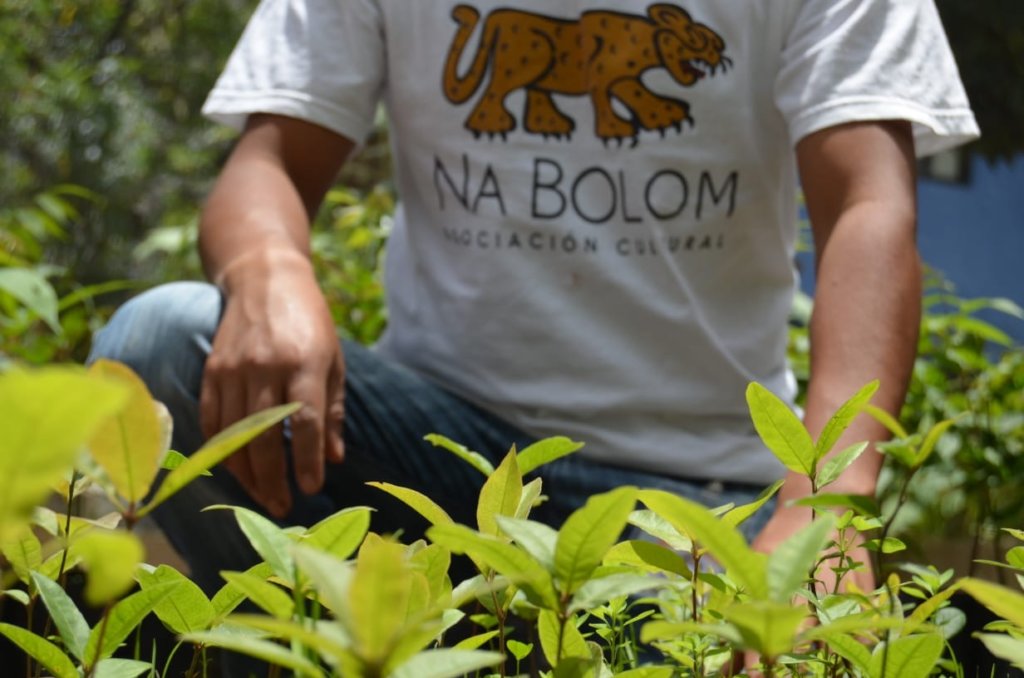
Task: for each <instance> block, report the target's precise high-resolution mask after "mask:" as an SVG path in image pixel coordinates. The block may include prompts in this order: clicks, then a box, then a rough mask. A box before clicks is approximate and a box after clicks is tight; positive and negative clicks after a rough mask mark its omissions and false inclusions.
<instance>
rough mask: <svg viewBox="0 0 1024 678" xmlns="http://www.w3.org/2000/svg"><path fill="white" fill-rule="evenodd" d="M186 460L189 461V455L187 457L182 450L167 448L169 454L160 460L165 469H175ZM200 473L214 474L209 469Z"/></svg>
mask: <svg viewBox="0 0 1024 678" xmlns="http://www.w3.org/2000/svg"><path fill="white" fill-rule="evenodd" d="M186 461H188V457H186V456H185V455H184V454H182V453H181V452H177V451H175V450H167V454H165V455H164V458H163V460H162V461H161V462H160V468H162V469H164V470H165V471H173V470H174V469H176V468H178V467H179V466H181V465H182V464H184V463H185V462H186ZM199 475H201V476H212V475H213V474H212V473H210V472H209V471H203V472H202V473H200V474H199Z"/></svg>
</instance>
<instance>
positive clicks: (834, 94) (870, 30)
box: [775, 0, 978, 156]
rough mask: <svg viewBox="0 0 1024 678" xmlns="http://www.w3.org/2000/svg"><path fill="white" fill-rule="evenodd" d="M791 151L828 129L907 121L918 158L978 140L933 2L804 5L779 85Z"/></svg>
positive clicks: (812, 0) (846, 0)
mask: <svg viewBox="0 0 1024 678" xmlns="http://www.w3.org/2000/svg"><path fill="white" fill-rule="evenodd" d="M775 102H776V105H777V106H778V108H779V110H780V111H781V112H782V114H783V116H784V117H785V119H786V121H787V123H788V126H789V134H790V139H791V140H792V142H793V143H794V144H795V143H796V142H797V141H799V140H800V139H802V138H803V137H804V136H806V135H808V134H810V133H812V132H815V131H817V130H820V129H823V128H825V127H831V126H833V125H840V124H843V123H847V122H856V121H866V120H888V119H898V120H908V121H910V122H911V123H913V129H914V141H915V145H916V148H917V154H918V155H919V156H926V155H930V154H932V153H937V152H939V151H942V150H945V149H948V148H952V147H954V146H956V145H958V144H961V143H964V142H966V141H970V140H971V139H974V138H977V136H978V126H977V123H976V122H975V120H974V115H973V114H972V113H971V110H970V105H969V103H968V101H967V94H966V93H965V92H964V88H963V84H962V83H961V81H960V74H959V72H958V71H957V67H956V62H955V61H954V59H953V54H952V51H951V50H950V47H949V43H948V41H947V39H946V35H945V32H944V31H943V28H942V23H941V21H940V19H939V14H938V11H937V10H936V9H935V5H934V3H933V0H806V1H805V2H802V3H801V5H800V8H799V10H798V11H797V12H796V14H795V16H794V20H793V24H792V28H791V30H790V32H789V36H788V39H787V42H786V45H785V48H784V50H783V55H782V66H781V68H780V70H779V73H778V77H777V78H776V81H775Z"/></svg>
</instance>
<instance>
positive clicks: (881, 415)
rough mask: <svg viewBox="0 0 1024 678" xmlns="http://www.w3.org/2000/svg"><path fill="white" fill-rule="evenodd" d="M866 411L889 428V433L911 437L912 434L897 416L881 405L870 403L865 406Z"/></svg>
mask: <svg viewBox="0 0 1024 678" xmlns="http://www.w3.org/2000/svg"><path fill="white" fill-rule="evenodd" d="M864 412H867V413H868V414H870V415H871V416H872V417H874V419H875V421H877V422H878V423H879V424H881V425H882V426H884V427H886V428H887V429H889V433H892V434H893V435H894V436H895V437H897V438H909V437H910V434H909V433H907V429H905V428H903V427H902V426H901V425H900V422H898V421H897V420H896V418H895V417H893V416H892V415H891V414H889V413H888V412H886V411H885V410H883V409H882V408H881V407H878V406H876V405H871V404H868V405H865V406H864Z"/></svg>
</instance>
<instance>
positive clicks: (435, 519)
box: [366, 482, 455, 525]
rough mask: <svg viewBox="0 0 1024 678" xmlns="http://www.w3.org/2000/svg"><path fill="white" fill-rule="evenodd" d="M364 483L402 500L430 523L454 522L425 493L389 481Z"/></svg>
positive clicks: (443, 523)
mask: <svg viewBox="0 0 1024 678" xmlns="http://www.w3.org/2000/svg"><path fill="white" fill-rule="evenodd" d="M366 484H367V485H369V486H370V487H376V488H377V489H378V490H383V491H384V492H387V493H388V494H390V495H391V496H392V497H395V498H396V499H398V500H400V501H402V502H403V503H404V504H405V505H406V506H408V507H409V508H411V509H412V510H414V511H416V513H418V514H420V515H421V516H423V517H424V518H426V519H427V522H429V523H430V524H431V525H450V524H451V523H453V522H455V521H453V520H452V518H451V516H449V515H448V514H447V513H446V512H445V510H444V509H443V508H441V507H440V506H438V505H437V504H435V503H434V501H433V500H432V499H430V498H429V497H427V496H426V495H425V494H421V493H419V492H417V491H416V490H410V489H409V488H406V487H399V486H398V485H392V484H391V483H379V482H370V483H366Z"/></svg>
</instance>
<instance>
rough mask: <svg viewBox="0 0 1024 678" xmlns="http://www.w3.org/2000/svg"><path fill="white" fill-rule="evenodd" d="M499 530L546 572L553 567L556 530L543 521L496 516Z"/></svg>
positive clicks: (556, 537) (552, 569)
mask: <svg viewBox="0 0 1024 678" xmlns="http://www.w3.org/2000/svg"><path fill="white" fill-rule="evenodd" d="M498 526H499V527H500V528H501V531H502V532H504V533H505V534H507V535H508V536H509V537H511V538H512V539H513V540H514V541H515V542H516V543H517V544H519V546H521V547H523V549H524V550H525V551H526V552H527V553H529V554H530V555H531V556H533V557H534V559H535V560H536V561H537V562H538V563H540V564H541V565H543V566H544V569H546V570H547V571H548V572H553V571H554V569H555V544H556V543H557V542H558V532H556V531H555V530H554V529H553V528H551V527H548V526H547V525H545V524H544V523H538V522H535V521H532V520H516V519H515V518H506V517H504V516H500V517H499V518H498Z"/></svg>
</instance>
